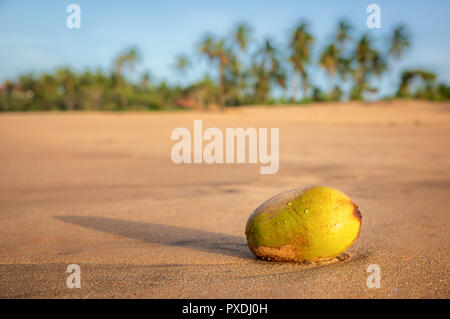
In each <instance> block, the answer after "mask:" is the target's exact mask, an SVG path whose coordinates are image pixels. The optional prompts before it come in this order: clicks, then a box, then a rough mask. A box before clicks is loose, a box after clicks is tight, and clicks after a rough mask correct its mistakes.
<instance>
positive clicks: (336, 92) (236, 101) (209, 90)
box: [0, 20, 450, 111]
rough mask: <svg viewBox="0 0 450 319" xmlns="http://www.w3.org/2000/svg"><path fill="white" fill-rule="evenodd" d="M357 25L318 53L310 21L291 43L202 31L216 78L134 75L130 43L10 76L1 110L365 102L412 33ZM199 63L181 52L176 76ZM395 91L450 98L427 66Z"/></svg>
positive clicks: (343, 26)
mask: <svg viewBox="0 0 450 319" xmlns="http://www.w3.org/2000/svg"><path fill="white" fill-rule="evenodd" d="M354 31H355V30H354V28H353V27H352V26H351V24H350V23H349V22H347V21H346V20H340V21H338V23H337V25H336V29H335V32H334V33H333V34H331V38H330V41H329V43H327V44H326V45H325V46H324V47H322V48H319V49H320V52H319V55H318V56H317V57H316V56H313V48H314V46H315V44H316V38H315V36H314V34H313V33H312V31H311V28H310V25H309V24H308V23H307V22H306V21H300V23H299V24H298V25H296V26H295V27H294V28H293V30H292V31H291V33H290V34H289V41H288V43H287V45H286V46H280V45H278V44H277V43H275V41H274V40H273V39H272V38H270V37H267V38H265V39H264V40H263V41H261V42H252V40H253V37H252V28H251V27H250V26H249V25H248V24H247V23H240V24H238V25H237V26H236V27H235V28H234V30H233V31H232V32H231V33H230V34H227V35H225V36H223V37H217V36H214V35H212V34H206V35H204V36H203V37H202V38H201V40H200V44H199V45H198V47H197V48H196V50H197V53H198V54H199V55H200V56H201V57H202V58H203V59H205V60H207V61H208V63H209V64H210V68H212V69H213V70H214V71H215V72H214V73H215V75H214V76H210V75H205V76H204V77H203V78H202V79H200V80H199V81H195V82H194V83H191V84H188V85H181V84H177V85H173V84H169V83H168V82H166V81H159V82H157V81H154V80H153V78H152V76H151V75H150V73H149V72H148V71H145V72H143V73H142V74H140V75H139V77H138V79H137V80H136V79H134V80H130V79H129V77H127V76H126V75H125V73H127V74H131V73H132V72H134V71H135V68H136V66H137V65H138V64H139V63H140V62H141V55H140V53H139V50H138V49H137V48H130V49H127V50H126V51H124V52H123V53H122V54H120V55H119V56H118V57H117V58H116V59H115V60H114V66H115V67H114V69H113V70H111V71H110V72H104V71H102V70H100V69H98V70H96V71H91V70H85V71H83V72H76V71H74V70H72V69H71V68H69V67H63V68H58V69H56V70H55V71H54V72H44V73H41V74H39V75H34V74H32V73H28V74H22V75H20V76H18V77H17V79H16V80H14V81H9V80H8V81H5V82H4V83H3V84H1V85H0V111H28V110H160V109H175V108H212V107H225V106H239V105H252V104H275V103H276V104H283V103H305V102H321V101H342V100H364V99H366V98H367V97H370V95H371V94H374V93H377V92H378V90H379V88H378V87H377V84H379V83H380V81H379V80H380V79H381V78H382V77H383V76H385V75H386V74H388V73H389V72H390V71H392V66H393V65H394V64H395V63H396V61H398V60H400V59H401V58H402V57H403V56H404V55H405V52H406V51H407V50H408V49H409V48H410V47H411V36H410V34H409V32H408V30H407V28H406V27H405V26H404V25H399V26H397V27H396V28H395V29H394V30H393V32H392V33H391V34H389V36H388V40H387V42H385V43H384V45H383V46H382V47H377V45H376V44H375V43H376V42H375V40H374V39H373V37H371V36H370V35H369V34H361V35H356V34H355V32H354ZM250 44H252V45H250ZM193 64H194V63H193V59H192V58H190V57H189V56H188V55H186V54H181V55H179V56H177V57H176V59H175V63H174V66H175V69H176V72H177V73H178V77H180V78H184V77H185V76H186V74H187V72H189V71H190V69H191V68H192V67H193ZM317 66H318V67H319V68H321V69H323V70H325V72H326V74H327V78H328V81H327V82H328V84H327V88H326V89H325V90H324V89H321V88H319V87H318V86H316V85H315V84H314V83H313V80H312V76H311V74H312V72H314V71H313V70H314V67H317ZM274 92H278V93H277V94H274ZM299 93H301V96H300V97H299ZM392 97H397V98H423V99H429V100H447V99H449V98H450V87H449V86H448V85H447V84H444V83H437V82H436V75H435V74H434V73H432V72H430V71H428V70H421V69H417V70H415V69H413V70H404V71H403V72H402V73H401V78H400V79H399V85H398V88H397V92H396V93H395V95H394V96H392Z"/></svg>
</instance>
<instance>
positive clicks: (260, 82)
mask: <svg viewBox="0 0 450 319" xmlns="http://www.w3.org/2000/svg"><path fill="white" fill-rule="evenodd" d="M277 55H278V54H277V51H276V49H275V46H274V45H273V44H272V40H271V39H269V38H266V39H265V41H264V43H263V46H262V47H261V48H260V49H259V50H258V51H257V52H256V55H255V63H254V64H253V66H252V74H253V76H254V77H255V79H256V82H255V96H256V98H257V100H258V102H265V101H267V100H268V98H269V94H270V91H271V88H272V85H273V84H274V83H276V84H278V85H280V86H281V87H283V88H285V87H286V74H285V72H284V70H283V69H282V67H281V63H280V59H279V58H278V56H277Z"/></svg>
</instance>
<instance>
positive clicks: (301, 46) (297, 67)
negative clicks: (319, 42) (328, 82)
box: [289, 21, 314, 101]
mask: <svg viewBox="0 0 450 319" xmlns="http://www.w3.org/2000/svg"><path fill="white" fill-rule="evenodd" d="M313 44H314V37H313V36H312V34H311V33H310V32H309V30H308V24H307V23H306V22H304V21H303V22H301V23H300V25H299V26H298V27H297V28H296V29H295V30H294V33H293V34H292V38H291V41H290V44H289V46H290V48H291V56H290V57H289V61H290V62H291V63H292V66H293V68H294V74H295V73H296V74H299V75H300V77H301V80H302V88H303V98H306V94H307V90H308V86H309V84H308V73H307V66H308V64H309V62H310V59H311V46H312V45H313ZM294 80H295V76H294ZM296 95H297V85H296V82H294V93H293V96H292V99H293V100H294V101H295V99H296Z"/></svg>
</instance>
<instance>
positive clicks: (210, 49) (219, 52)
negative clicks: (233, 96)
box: [200, 35, 232, 107]
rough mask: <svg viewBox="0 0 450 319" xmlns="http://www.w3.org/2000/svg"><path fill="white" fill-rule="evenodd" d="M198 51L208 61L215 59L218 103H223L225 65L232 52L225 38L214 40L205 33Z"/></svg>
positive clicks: (222, 104)
mask: <svg viewBox="0 0 450 319" xmlns="http://www.w3.org/2000/svg"><path fill="white" fill-rule="evenodd" d="M200 52H201V53H202V54H204V55H205V56H207V57H208V58H209V59H210V61H217V64H218V69H219V104H220V106H221V107H223V106H224V105H225V67H226V66H227V65H228V64H230V62H231V60H232V52H231V50H230V49H228V48H227V47H226V45H225V40H223V39H222V40H220V41H216V40H215V39H214V37H213V36H211V35H207V36H206V37H205V38H204V39H203V41H202V42H201V45H200Z"/></svg>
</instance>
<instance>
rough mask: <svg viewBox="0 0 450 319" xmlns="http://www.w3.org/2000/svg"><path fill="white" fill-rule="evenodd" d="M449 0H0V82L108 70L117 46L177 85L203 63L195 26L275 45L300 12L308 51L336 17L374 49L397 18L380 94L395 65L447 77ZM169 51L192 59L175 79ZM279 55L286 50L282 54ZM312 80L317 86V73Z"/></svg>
mask: <svg viewBox="0 0 450 319" xmlns="http://www.w3.org/2000/svg"><path fill="white" fill-rule="evenodd" d="M70 3H76V4H78V5H80V7H81V29H68V28H67V27H66V18H67V16H68V13H66V7H67V6H68V5H69V4H70ZM370 3H377V4H379V5H380V7H381V29H368V28H367V26H366V18H367V16H368V13H366V7H367V5H369V4H370ZM449 13H450V1H448V0H433V1H412V0H411V1H402V0H389V1H358V0H353V1H352V0H340V1H331V0H330V1H300V0H296V1H291V0H284V1H275V0H259V1H257V0H241V1H235V0H227V1H211V0H210V1H206V0H185V1H177V0H165V1H151V0H148V1H133V0H128V1H103V0H96V1H94V0H90V1H89V0H71V1H64V0H42V1H31V0H30V1H25V0H0V81H3V80H5V79H14V78H15V77H17V75H19V74H20V73H24V72H30V71H31V72H35V73H38V72H40V71H51V70H53V69H54V68H56V67H58V66H64V65H69V66H71V67H74V68H75V69H77V70H83V69H85V68H90V69H95V68H96V67H101V68H102V69H103V70H105V71H106V70H110V69H111V68H112V61H113V59H114V58H115V57H116V56H117V55H118V54H119V53H120V52H121V51H123V50H124V49H125V48H126V47H129V46H130V45H135V46H137V47H138V48H139V50H140V52H141V55H142V58H143V61H142V63H141V65H140V66H139V68H138V70H136V73H139V72H142V71H143V70H149V71H150V72H151V74H152V75H153V76H154V78H155V79H156V80H161V79H166V80H168V81H170V82H173V83H175V82H178V83H179V82H181V83H187V82H188V81H190V80H195V79H198V78H200V77H201V76H202V75H203V74H204V73H205V72H209V73H210V74H211V75H212V76H214V72H213V71H211V68H208V64H207V63H206V62H205V61H203V60H202V59H201V58H200V57H199V55H198V53H197V51H198V50H196V44H198V41H199V39H200V38H201V36H202V35H203V34H204V33H205V32H210V33H213V34H216V35H218V36H221V35H225V34H227V33H229V32H230V30H231V29H232V28H233V26H234V25H235V24H236V23H237V22H240V21H247V22H248V23H249V24H250V25H251V26H252V27H253V30H254V32H253V38H254V40H255V42H256V43H258V41H259V42H260V41H261V40H262V39H263V38H264V37H266V36H271V37H272V38H273V39H274V40H275V41H276V42H277V43H279V44H280V47H281V48H284V47H285V46H283V45H285V43H286V41H287V37H288V35H289V32H290V30H292V28H293V27H294V26H295V24H297V23H298V21H299V20H300V19H301V18H305V19H307V20H308V21H309V22H310V24H311V29H312V31H313V33H314V35H315V37H316V45H315V49H314V52H315V54H317V52H318V51H319V50H320V49H321V48H323V46H324V44H325V43H326V41H328V40H329V39H330V37H331V35H332V33H333V30H334V29H335V26H336V22H337V20H338V19H339V18H340V17H345V18H347V19H348V20H350V21H351V22H352V24H353V25H354V26H355V34H356V35H359V34H361V33H363V32H367V33H369V34H370V35H371V36H373V37H374V38H375V39H377V43H379V44H380V48H385V47H383V43H384V42H383V41H385V40H386V37H387V35H388V34H389V33H390V32H391V31H392V28H393V27H394V26H395V25H397V24H399V23H404V24H406V25H407V26H408V28H409V30H410V32H411V34H412V43H413V47H412V49H411V50H410V51H409V52H408V53H407V55H406V56H405V58H404V59H403V60H401V62H399V63H396V65H395V66H394V68H393V72H392V73H390V75H389V76H386V77H385V78H384V79H383V80H382V92H381V93H390V92H392V90H393V86H394V85H395V84H396V83H397V82H396V81H397V78H398V74H397V72H398V71H399V70H401V69H403V68H427V69H430V70H432V71H435V72H436V73H437V74H438V76H439V79H440V80H443V81H446V82H450V59H449V54H450V53H449V52H450V37H449V36H448V32H449V30H450V16H449ZM179 53H186V54H188V55H191V56H192V62H193V67H192V69H191V70H190V71H189V73H188V75H187V76H186V78H184V79H180V78H179V75H177V74H176V72H174V69H173V62H174V59H175V56H176V55H177V54H179ZM284 53H286V52H284ZM312 73H313V82H314V83H315V84H317V85H319V86H323V87H325V85H326V78H325V74H324V72H323V71H321V70H313V72H312Z"/></svg>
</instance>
